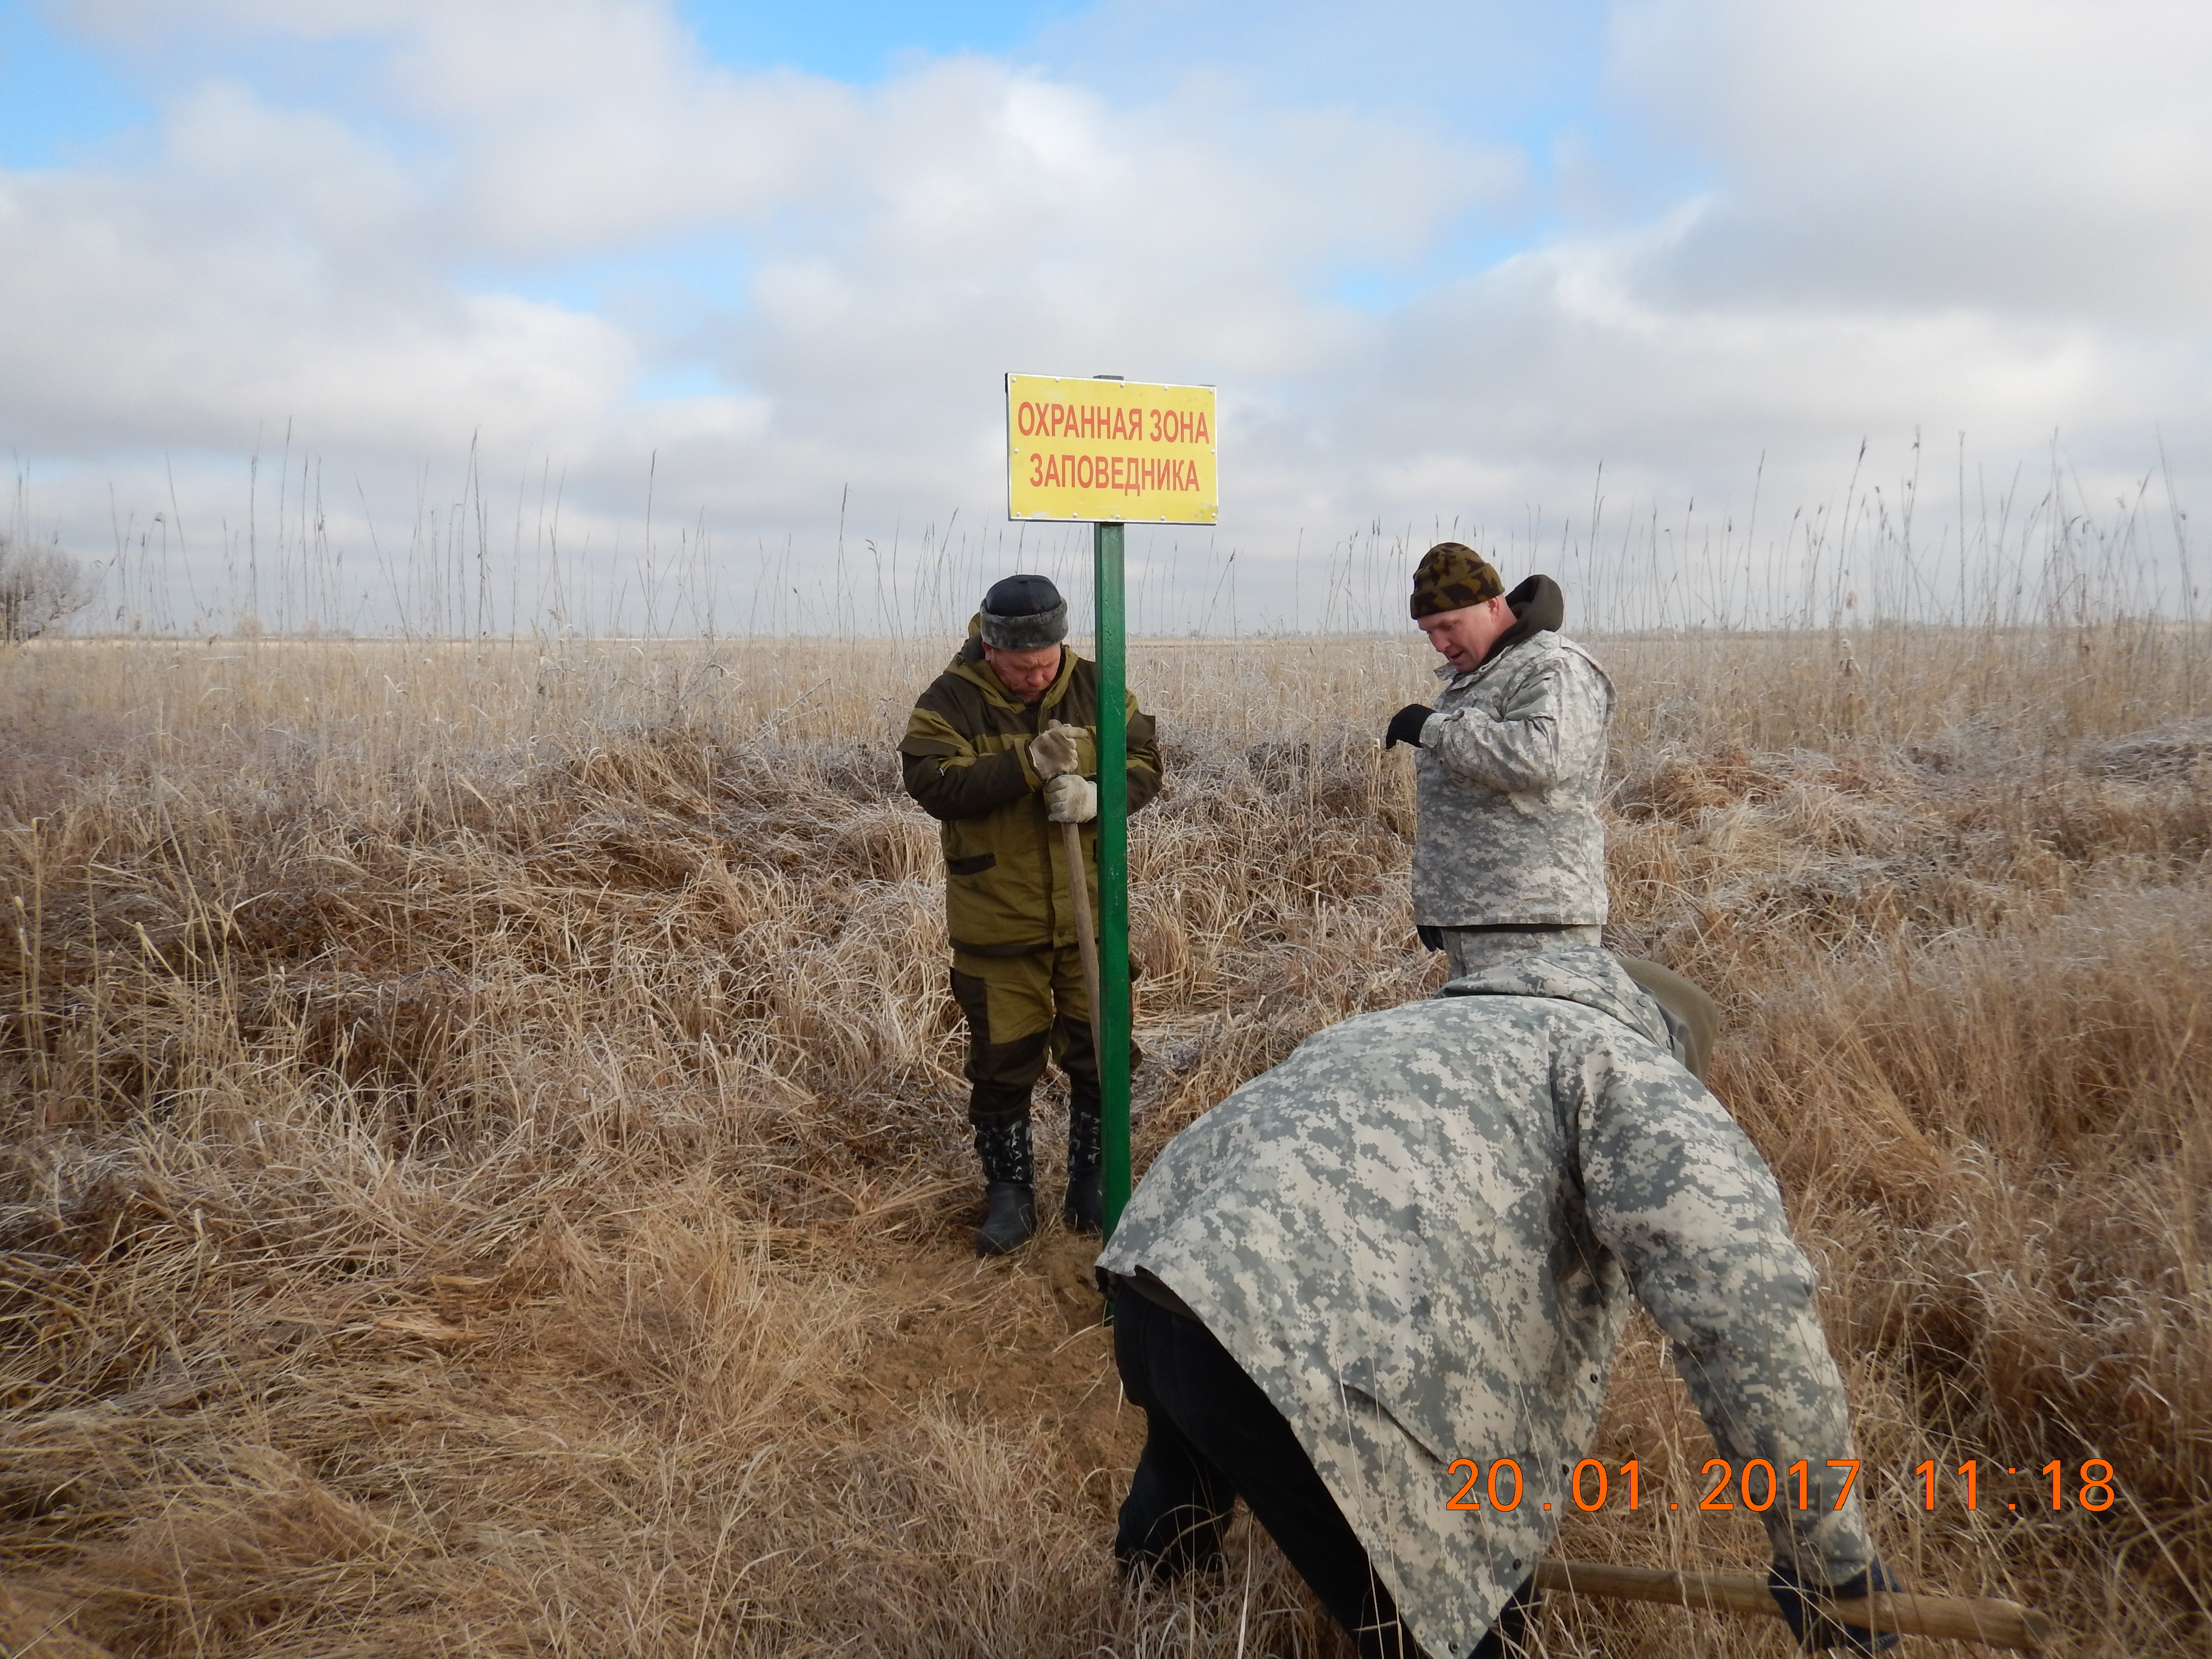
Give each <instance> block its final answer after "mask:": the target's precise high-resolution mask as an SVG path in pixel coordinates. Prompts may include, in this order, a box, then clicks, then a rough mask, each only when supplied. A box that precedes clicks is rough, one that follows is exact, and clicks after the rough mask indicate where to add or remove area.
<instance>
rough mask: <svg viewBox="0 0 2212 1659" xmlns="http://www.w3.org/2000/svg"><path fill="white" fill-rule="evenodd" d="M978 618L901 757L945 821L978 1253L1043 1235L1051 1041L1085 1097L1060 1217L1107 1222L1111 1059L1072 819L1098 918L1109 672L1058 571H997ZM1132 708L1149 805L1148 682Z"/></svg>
mask: <svg viewBox="0 0 2212 1659" xmlns="http://www.w3.org/2000/svg"><path fill="white" fill-rule="evenodd" d="M1066 634H1067V605H1066V601H1065V600H1064V599H1061V598H1060V592H1059V590H1058V589H1057V588H1055V587H1054V586H1053V584H1052V582H1051V581H1050V580H1049V579H1048V578H1046V577H1043V576H1034V575H1019V576H1008V577H1007V578H1006V579H1005V580H1003V581H1000V582H998V583H996V584H994V586H992V588H991V591H990V592H988V593H987V594H985V595H984V597H983V604H982V608H981V611H979V612H978V613H977V615H976V617H975V621H974V622H973V623H970V624H969V638H968V641H967V643H966V644H964V645H963V646H962V647H960V650H959V652H958V653H957V655H955V656H954V658H953V659H952V661H951V663H950V664H949V665H947V666H946V668H945V671H944V672H943V673H942V674H940V675H939V676H938V677H937V678H936V679H935V680H933V682H931V684H930V685H929V688H928V689H927V690H925V691H924V692H923V693H922V694H921V697H920V698H919V699H918V700H917V701H916V702H915V706H914V712H913V713H912V714H910V715H908V718H907V726H906V735H905V737H904V738H902V739H901V740H900V742H899V759H900V762H901V763H902V766H903V768H904V770H905V777H906V787H907V793H908V794H910V795H912V796H913V797H914V798H915V800H917V801H919V802H920V803H921V806H922V810H923V811H927V813H928V814H929V815H930V816H931V817H933V818H936V819H938V820H939V822H940V823H942V824H943V826H944V827H943V830H942V832H941V839H942V842H943V844H944V848H945V927H946V932H947V933H949V934H950V935H951V944H952V995H953V999H954V1000H955V1001H957V1002H958V1003H959V1005H960V1009H961V1012H962V1013H963V1014H964V1015H965V1016H966V1017H967V1021H968V1066H967V1074H968V1082H969V1097H968V1119H969V1122H970V1123H971V1124H972V1125H973V1126H974V1127H975V1151H976V1153H977V1155H978V1156H979V1157H980V1158H981V1160H982V1164H983V1177H984V1182H985V1186H984V1199H985V1203H986V1206H987V1214H986V1216H985V1218H984V1222H983V1225H982V1226H981V1229H979V1230H978V1231H977V1232H976V1235H975V1249H976V1251H977V1253H978V1254H979V1255H1002V1254H1004V1253H1005V1252H1006V1251H1008V1250H1011V1249H1015V1248H1016V1247H1017V1246H1018V1245H1020V1244H1022V1243H1024V1242H1026V1241H1027V1240H1028V1239H1029V1237H1030V1235H1031V1233H1032V1232H1034V1231H1036V1174H1035V1162H1034V1159H1033V1158H1032V1156H1031V1150H1030V1091H1031V1089H1032V1088H1033V1087H1034V1086H1035V1085H1036V1080H1037V1079H1038V1078H1039V1077H1041V1076H1042V1075H1043V1073H1044V1065H1045V1057H1046V1054H1047V1052H1048V1051H1049V1052H1050V1054H1051V1056H1052V1058H1053V1059H1054V1060H1057V1061H1058V1062H1059V1063H1060V1070H1062V1071H1063V1072H1065V1073H1066V1074H1067V1079H1068V1087H1069V1093H1070V1100H1069V1105H1068V1120H1067V1126H1068V1127H1067V1135H1068V1141H1067V1196H1066V1203H1065V1206H1063V1211H1062V1214H1063V1216H1064V1218H1065V1219H1066V1222H1067V1223H1068V1225H1070V1226H1072V1227H1073V1228H1075V1229H1076V1230H1077V1231H1087V1232H1097V1231H1098V1226H1099V1220H1100V1211H1101V1203H1100V1191H1099V1184H1100V1183H1099V1150H1100V1148H1099V1131H1100V1125H1099V1097H1098V1060H1097V1054H1095V1053H1094V1052H1093V1051H1092V1045H1091V1003H1090V997H1089V994H1088V993H1087V991H1086V990H1085V986H1084V982H1083V964H1082V958H1081V956H1080V954H1079V948H1078V945H1077V943H1076V927H1075V909H1074V906H1073V903H1072V902H1071V896H1070V891H1069V888H1068V880H1069V873H1070V872H1069V871H1068V869H1067V867H1066V853H1065V848H1064V840H1065V838H1064V836H1063V835H1062V833H1061V831H1060V828H1059V826H1060V824H1061V823H1075V824H1078V825H1079V826H1080V842H1081V846H1082V848H1083V860H1082V862H1083V869H1082V872H1081V874H1082V880H1083V882H1084V884H1085V888H1086V890H1087V892H1088V895H1089V899H1090V903H1091V915H1093V916H1096V915H1097V914H1098V908H1097V906H1098V825H1097V815H1098V788H1097V782H1096V778H1097V770H1098V762H1097V720H1098V673H1097V665H1095V664H1093V663H1091V662H1088V661H1086V660H1085V659H1083V658H1081V657H1079V656H1077V655H1076V654H1075V653H1074V652H1073V651H1071V650H1069V649H1068V648H1067V647H1066V646H1065V645H1064V644H1062V643H1061V641H1062V640H1063V639H1065V637H1066ZM1125 715H1126V719H1127V731H1128V771H1127V779H1128V790H1129V794H1128V800H1129V810H1130V811H1136V810H1137V808H1139V807H1140V806H1142V805H1145V804H1146V802H1148V801H1150V800H1151V799H1152V797H1153V796H1154V795H1156V794H1158V793H1159V788H1160V756H1159V750H1158V745H1157V744H1156V743H1155V741H1154V738H1153V727H1152V720H1151V717H1150V716H1148V715H1146V714H1144V713H1143V712H1142V711H1141V710H1139V708H1138V707H1137V700H1136V698H1135V697H1134V696H1130V697H1129V698H1128V699H1127V703H1126V705H1125ZM1130 1052H1131V1056H1132V1064H1133V1063H1134V1058H1135V1054H1136V1050H1135V1048H1134V1045H1132V1046H1131V1050H1130Z"/></svg>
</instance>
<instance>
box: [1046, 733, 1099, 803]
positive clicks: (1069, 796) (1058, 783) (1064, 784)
mask: <svg viewBox="0 0 2212 1659" xmlns="http://www.w3.org/2000/svg"><path fill="white" fill-rule="evenodd" d="M1040 741H1042V739H1040ZM1044 806H1045V816H1046V817H1048V818H1050V819H1051V820H1052V821H1053V822H1054V823H1090V822H1091V819H1093V818H1095V817H1097V816H1098V786H1097V784H1095V783H1093V782H1091V780H1090V779H1088V778H1079V777H1073V776H1070V775H1066V774H1062V775H1060V776H1059V777H1056V778H1054V779H1053V780H1052V781H1051V782H1049V783H1048V784H1046V785H1045V787H1044Z"/></svg>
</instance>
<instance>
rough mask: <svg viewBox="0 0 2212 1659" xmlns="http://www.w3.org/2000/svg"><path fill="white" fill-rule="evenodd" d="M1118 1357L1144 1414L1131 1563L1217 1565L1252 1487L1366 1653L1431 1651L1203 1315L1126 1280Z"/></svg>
mask: <svg viewBox="0 0 2212 1659" xmlns="http://www.w3.org/2000/svg"><path fill="white" fill-rule="evenodd" d="M1114 1363H1115V1365H1116V1366H1117V1367H1118V1368H1119V1369H1120V1370H1121V1389H1122V1392H1123V1393H1124V1394H1126V1395H1128V1397H1129V1400H1130V1401H1131V1403H1132V1404H1133V1405H1136V1406H1138V1407H1141V1408H1142V1409H1143V1411H1144V1413H1145V1422H1146V1432H1145V1451H1144V1455H1143V1456H1142V1457H1140V1458H1139V1460H1138V1462H1137V1473H1136V1476H1135V1478H1134V1479H1133V1480H1131V1481H1130V1483H1129V1496H1128V1499H1127V1502H1125V1503H1124V1504H1122V1505H1121V1529H1120V1530H1119V1531H1118V1532H1117V1533H1116V1534H1115V1537H1114V1559H1115V1560H1117V1561H1119V1562H1120V1563H1121V1565H1122V1568H1123V1570H1124V1571H1129V1570H1132V1569H1150V1570H1151V1571H1152V1572H1154V1573H1156V1574H1158V1575H1159V1576H1161V1577H1169V1578H1172V1577H1176V1576H1178V1575H1180V1574H1182V1573H1183V1572H1187V1571H1190V1570H1191V1569H1192V1568H1199V1569H1206V1568H1211V1567H1215V1566H1218V1565H1220V1562H1221V1530H1222V1528H1223V1527H1224V1526H1225V1524H1226V1523H1227V1522H1228V1520H1229V1512H1230V1509H1231V1506H1232V1505H1233V1504H1235V1502H1236V1500H1237V1498H1243V1500H1244V1502H1245V1504H1246V1505H1247V1506H1248V1507H1249V1509H1250V1510H1251V1511H1252V1515H1253V1518H1254V1519H1255V1520H1256V1521H1258V1522H1259V1523H1260V1524H1261V1526H1263V1527H1265V1528H1267V1536H1269V1537H1270V1538H1272V1539H1273V1540H1274V1541H1275V1547H1277V1548H1278V1549H1279V1550H1281V1551H1282V1553H1284V1555H1285V1557H1287V1558H1288V1559H1289V1560H1290V1563H1291V1565H1292V1566H1294V1567H1296V1568H1297V1570H1298V1575H1299V1577H1303V1578H1304V1580H1305V1581H1306V1583H1308V1584H1309V1585H1310V1586H1311V1588H1312V1589H1313V1592H1314V1594H1315V1595H1318V1596H1319V1597H1320V1598H1321V1600H1322V1605H1323V1606H1325V1607H1328V1610H1329V1612H1330V1613H1332V1614H1333V1615H1334V1617H1335V1619H1336V1621H1337V1622H1338V1623H1339V1624H1340V1625H1342V1626H1344V1627H1345V1629H1346V1630H1347V1631H1349V1632H1352V1636H1353V1638H1354V1639H1355V1640H1357V1641H1358V1644H1359V1651H1360V1655H1361V1659H1423V1656H1422V1652H1421V1650H1420V1648H1419V1646H1417V1645H1416V1644H1415V1643H1414V1641H1413V1638H1412V1637H1411V1636H1409V1635H1407V1633H1406V1629H1405V1626H1403V1625H1401V1624H1400V1623H1399V1622H1398V1607H1397V1603H1396V1602H1395V1601H1393V1600H1392V1599H1391V1596H1390V1592H1389V1589H1388V1588H1386V1587H1385V1586H1384V1584H1383V1581H1382V1580H1381V1579H1379V1578H1377V1577H1376V1576H1375V1573H1374V1571H1373V1569H1372V1567H1371V1566H1370V1564H1369V1562H1368V1559H1367V1551H1366V1549H1365V1547H1364V1546H1363V1545H1362V1544H1361V1543H1360V1541H1359V1539H1358V1534H1355V1533H1354V1532H1353V1531H1352V1525H1351V1523H1350V1522H1347V1521H1346V1519H1345V1518H1344V1511H1343V1510H1340V1509H1339V1508H1337V1506H1336V1499H1334V1498H1332V1497H1330V1496H1329V1492H1328V1487H1327V1486H1325V1485H1323V1484H1322V1478H1321V1476H1320V1475H1319V1474H1317V1473H1316V1471H1315V1469H1314V1466H1313V1460H1312V1459H1311V1458H1310V1457H1308V1456H1307V1455H1306V1453H1305V1449H1304V1447H1303V1446H1301V1445H1299V1444H1298V1441H1297V1436H1296V1435H1295V1434H1293V1433H1291V1425H1290V1424H1289V1423H1288V1422H1286V1421H1285V1420H1284V1418H1283V1414H1282V1413H1280V1412H1279V1411H1277V1410H1276V1409H1275V1407H1274V1405H1273V1402H1272V1401H1269V1400H1268V1398H1267V1395H1265V1394H1264V1393H1262V1392H1261V1389H1260V1385H1259V1384H1258V1383H1255V1382H1253V1381H1252V1379H1251V1378H1250V1377H1249V1376H1245V1375H1244V1372H1243V1369H1242V1368H1241V1367H1240V1366H1239V1365H1238V1364H1237V1362H1236V1361H1235V1360H1234V1359H1231V1358H1230V1357H1229V1353H1228V1351H1227V1350H1226V1349H1225V1348H1224V1347H1223V1346H1221V1344H1220V1343H1218V1342H1217V1341H1215V1340H1213V1335H1212V1333H1211V1332H1209V1331H1208V1330H1207V1329H1206V1327H1205V1326H1203V1325H1201V1324H1200V1323H1199V1322H1197V1321H1195V1320H1191V1319H1185V1318H1183V1317H1182V1316H1181V1315H1179V1314H1173V1313H1170V1312H1169V1311H1168V1310H1166V1309H1165V1308H1163V1307H1161V1306H1159V1305H1158V1304H1156V1303H1153V1302H1150V1301H1147V1300H1146V1298H1145V1297H1142V1296H1139V1295H1138V1294H1137V1293H1136V1292H1135V1291H1132V1290H1130V1289H1128V1288H1127V1286H1126V1285H1121V1286H1118V1287H1117V1288H1116V1290H1115V1297H1114ZM1486 1645H1487V1644H1486ZM1476 1651H1477V1653H1480V1652H1481V1651H1482V1650H1481V1649H1478V1650H1476Z"/></svg>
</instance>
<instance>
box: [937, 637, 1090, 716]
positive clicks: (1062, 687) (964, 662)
mask: <svg viewBox="0 0 2212 1659" xmlns="http://www.w3.org/2000/svg"><path fill="white" fill-rule="evenodd" d="M1081 660H1082V659H1081V658H1079V657H1078V656H1077V655H1076V654H1075V652H1074V649H1073V647H1071V646H1069V645H1068V644H1067V643H1066V641H1061V644H1060V672H1059V673H1058V674H1056V675H1054V677H1053V682H1052V684H1050V685H1048V686H1047V687H1046V688H1045V692H1044V696H1042V697H1040V698H1039V699H1038V700H1037V701H1036V702H1033V703H1029V702H1023V701H1022V700H1021V699H1020V698H1019V697H1018V696H1015V695H1014V694H1013V693H1012V692H1011V691H1009V690H1006V686H1005V684H1003V683H1002V682H1001V681H1000V678H999V677H998V676H997V675H996V674H994V673H993V672H992V671H991V665H990V664H989V663H987V662H986V661H984V660H983V638H982V635H981V634H980V633H978V632H976V631H975V624H974V623H969V634H968V638H967V641H966V642H965V643H964V644H963V645H962V646H961V647H960V649H959V650H958V651H957V652H955V653H953V657H952V660H951V662H949V663H947V664H945V672H946V673H948V674H951V675H955V676H957V678H961V679H963V680H966V681H967V682H968V683H969V684H970V685H972V686H974V687H975V688H976V690H980V691H981V692H982V694H983V695H984V696H986V697H987V698H988V699H989V700H990V701H991V702H994V703H996V704H997V705H998V706H999V707H1000V708H1012V709H1014V710H1016V711H1018V712H1019V713H1023V714H1026V713H1028V712H1029V711H1030V710H1031V709H1033V708H1058V707H1059V706H1060V699H1062V698H1063V697H1065V696H1066V695H1067V687H1068V683H1069V682H1070V681H1071V680H1073V678H1075V665H1076V664H1077V663H1079V662H1080V661H1081Z"/></svg>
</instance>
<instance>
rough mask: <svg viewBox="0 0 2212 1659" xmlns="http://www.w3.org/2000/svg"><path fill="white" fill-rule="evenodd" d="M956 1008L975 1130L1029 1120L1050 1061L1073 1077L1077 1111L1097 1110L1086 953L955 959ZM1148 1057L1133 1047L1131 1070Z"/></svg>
mask: <svg viewBox="0 0 2212 1659" xmlns="http://www.w3.org/2000/svg"><path fill="white" fill-rule="evenodd" d="M1130 977H1131V978H1132V979H1133V978H1134V977H1135V974H1134V972H1132V973H1131V975H1130ZM952 1000H954V1001H955V1002H957V1003H958V1004H959V1005H960V1012H962V1013H963V1015H965V1016H966V1017H967V1020H968V1064H967V1066H966V1067H965V1068H964V1070H965V1073H966V1076H967V1079H968V1085H969V1093H968V1121H969V1122H970V1123H972V1124H974V1125H975V1127H977V1128H979V1129H984V1128H996V1127H1001V1126H1003V1125H1006V1124H1008V1123H1012V1122H1014V1121H1016V1120H1018V1119H1019V1118H1021V1117H1023V1116H1024V1115H1027V1114H1028V1112H1029V1109H1030V1090H1032V1089H1033V1088H1035V1087H1036V1080H1037V1079H1039V1078H1040V1077H1042V1076H1043V1075H1044V1063H1045V1060H1046V1059H1047V1058H1048V1057H1049V1058H1050V1059H1051V1060H1054V1062H1055V1063H1056V1064H1057V1065H1058V1066H1059V1067H1060V1070H1061V1071H1063V1072H1065V1073H1067V1082H1068V1087H1069V1089H1070V1091H1072V1093H1073V1097H1074V1100H1075V1103H1076V1104H1077V1105H1078V1106H1079V1107H1080V1106H1084V1105H1088V1106H1090V1107H1091V1109H1093V1110H1094V1111H1095V1110H1096V1109H1097V1103H1098V1056H1097V1054H1096V1053H1095V1052H1094V1051H1093V1049H1092V1047H1091V995H1090V993H1089V991H1088V990H1087V989H1086V988H1085V986H1084V983H1083V956H1082V952H1080V951H1077V950H1075V949H1073V948H1072V947H1070V948H1066V949H1062V950H1057V951H1032V952H1030V954H1028V955H1027V956H1019V957H981V956H973V955H970V954H969V952H967V951H954V952H953V953H952ZM1143 1057H1144V1056H1143V1054H1142V1053H1141V1052H1140V1051H1139V1048H1137V1045H1136V1043H1135V1042H1131V1043H1130V1044H1129V1066H1130V1068H1131V1069H1132V1070H1134V1069H1135V1067H1136V1065H1137V1062H1138V1061H1139V1060H1141V1059H1142V1058H1143Z"/></svg>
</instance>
